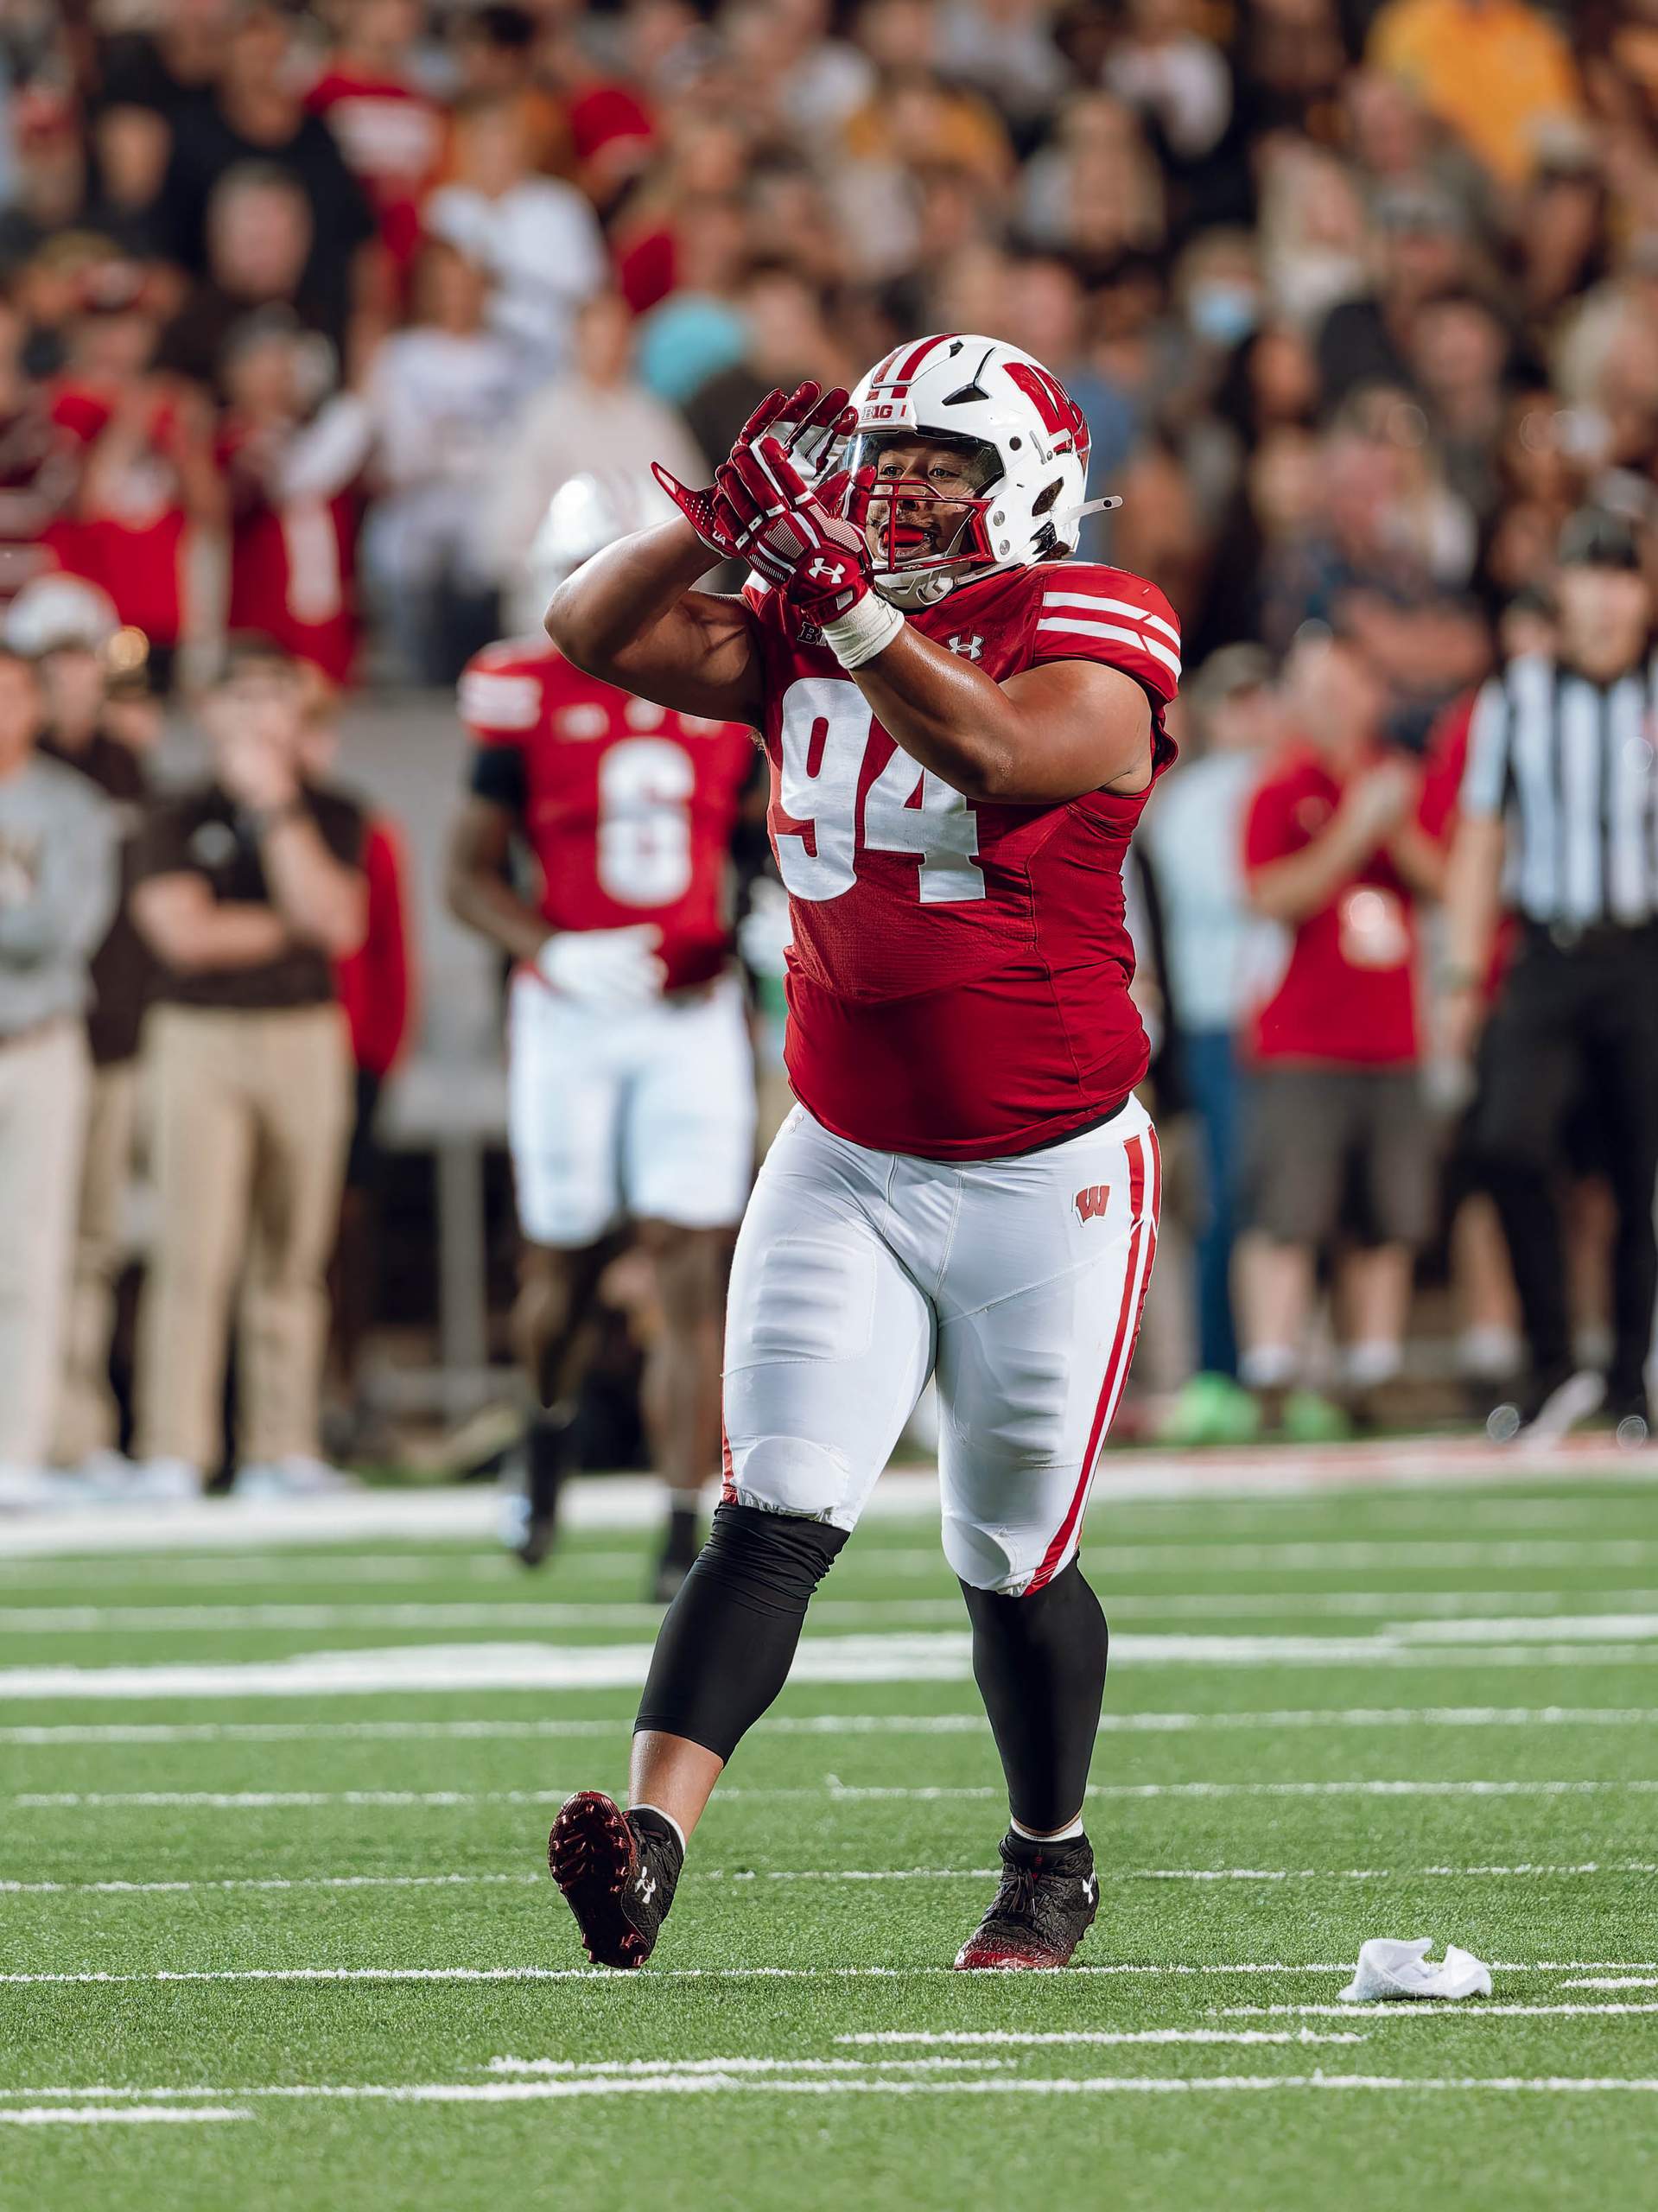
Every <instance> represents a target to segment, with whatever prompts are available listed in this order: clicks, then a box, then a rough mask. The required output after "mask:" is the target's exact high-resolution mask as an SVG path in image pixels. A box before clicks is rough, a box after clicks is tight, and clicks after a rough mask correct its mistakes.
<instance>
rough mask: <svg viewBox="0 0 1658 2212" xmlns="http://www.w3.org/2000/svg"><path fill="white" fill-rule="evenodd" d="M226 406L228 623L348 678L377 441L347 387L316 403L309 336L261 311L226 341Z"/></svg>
mask: <svg viewBox="0 0 1658 2212" xmlns="http://www.w3.org/2000/svg"><path fill="white" fill-rule="evenodd" d="M223 383H224V385H225V389H226V392H227V394H228V396H229V399H230V405H229V407H228V409H227V410H226V414H225V416H224V418H223V420H222V421H221V423H220V425H219V443H218V448H217V450H218V458H219V466H220V467H221V468H222V469H223V470H224V472H225V476H226V484H227V486H228V487H229V493H230V503H231V590H230V610H229V615H228V626H229V627H230V629H231V630H232V632H246V633H248V634H251V635H254V636H258V637H265V638H271V639H275V640H276V643H277V644H278V645H282V646H283V647H285V648H286V650H287V651H288V652H289V653H291V654H292V655H293V657H294V658H295V660H300V661H303V662H306V663H308V664H309V665H310V666H312V667H314V668H316V669H318V670H320V671H321V673H322V674H323V675H324V676H325V677H327V679H328V681H329V683H335V684H339V683H346V681H347V680H348V679H349V677H350V676H351V672H352V665H353V661H354V659H355V658H356V653H357V643H358V636H359V623H358V619H357V606H356V596H355V592H354V588H353V584H354V576H355V570H356V554H357V531H358V525H359V522H360V520H361V518H362V498H361V491H362V480H363V474H364V470H365V467H366V465H367V461H368V457H369V448H370V446H371V444H372V441H373V427H372V420H371V417H370V415H369V410H368V409H367V407H366V406H365V404H364V403H363V401H362V400H361V399H359V397H356V396H355V395H354V394H353V393H349V392H336V393H335V394H334V396H333V397H330V398H326V399H324V400H323V401H322V403H321V405H320V406H319V405H317V404H316V397H317V395H316V391H315V385H314V381H313V358H312V353H311V348H310V345H309V341H308V340H307V338H306V335H305V334H304V333H303V332H302V330H300V328H299V327H298V326H297V324H296V323H295V321H294V320H293V318H292V317H291V316H288V315H283V312H282V310H281V309H279V308H278V309H267V310H266V311H265V312H264V314H262V315H254V316H251V317H250V319H249V320H248V321H246V322H245V323H244V324H242V325H241V326H240V327H239V328H238V331H237V332H236V333H235V334H233V335H232V339H231V341H230V344H229V346H228V347H227V348H226V359H225V366H224V370H223Z"/></svg>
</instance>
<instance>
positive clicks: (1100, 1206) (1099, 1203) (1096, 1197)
mask: <svg viewBox="0 0 1658 2212" xmlns="http://www.w3.org/2000/svg"><path fill="white" fill-rule="evenodd" d="M1110 1198H1111V1185H1109V1183H1090V1184H1089V1185H1088V1187H1087V1189H1086V1190H1083V1191H1078V1192H1077V1196H1076V1198H1075V1199H1074V1200H1073V1202H1072V1203H1073V1204H1074V1205H1075V1206H1076V1208H1077V1219H1078V1220H1079V1221H1096V1220H1098V1219H1099V1218H1100V1217H1102V1215H1103V1214H1104V1212H1105V1209H1106V1207H1107V1205H1109V1203H1110Z"/></svg>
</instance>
